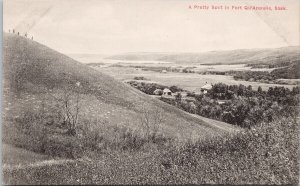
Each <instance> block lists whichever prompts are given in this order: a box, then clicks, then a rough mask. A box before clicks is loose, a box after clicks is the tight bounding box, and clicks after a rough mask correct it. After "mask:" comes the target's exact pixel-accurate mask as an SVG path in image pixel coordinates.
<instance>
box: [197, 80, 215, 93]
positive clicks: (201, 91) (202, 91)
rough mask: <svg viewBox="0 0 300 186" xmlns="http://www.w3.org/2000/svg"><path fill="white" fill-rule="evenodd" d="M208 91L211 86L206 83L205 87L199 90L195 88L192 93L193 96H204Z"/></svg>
mask: <svg viewBox="0 0 300 186" xmlns="http://www.w3.org/2000/svg"><path fill="white" fill-rule="evenodd" d="M210 89H212V85H211V84H208V83H207V82H206V84H205V85H203V86H202V87H201V88H196V89H195V90H194V91H193V93H194V94H195V95H201V94H206V93H207V92H208V91H209V90H210Z"/></svg>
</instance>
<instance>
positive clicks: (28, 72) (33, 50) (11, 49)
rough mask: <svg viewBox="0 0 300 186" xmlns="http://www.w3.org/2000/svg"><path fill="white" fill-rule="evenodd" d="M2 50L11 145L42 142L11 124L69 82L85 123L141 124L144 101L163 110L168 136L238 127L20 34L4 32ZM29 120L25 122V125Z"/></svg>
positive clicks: (212, 133) (198, 134)
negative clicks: (78, 88) (78, 90)
mask: <svg viewBox="0 0 300 186" xmlns="http://www.w3.org/2000/svg"><path fill="white" fill-rule="evenodd" d="M3 54H4V60H3V69H4V74H3V77H4V98H3V100H4V102H3V108H4V109H3V134H4V136H3V141H4V142H5V143H7V144H13V145H16V146H19V147H24V148H27V149H30V150H32V149H34V148H35V147H34V146H35V145H36V144H37V143H38V141H36V142H34V141H32V139H31V138H30V140H28V141H26V139H27V138H26V137H24V135H25V136H27V137H34V136H35V135H32V134H31V135H30V131H29V134H27V133H26V134H23V133H19V132H20V131H22V130H23V129H22V130H21V129H18V127H20V126H17V128H11V127H12V126H15V124H16V122H17V121H20V120H18V118H19V117H21V116H24V117H25V118H27V116H28V112H29V113H30V112H31V111H34V110H37V109H40V108H41V103H44V104H45V103H46V104H52V101H50V99H49V100H48V97H51V95H55V94H56V93H57V92H60V91H61V90H64V88H65V87H74V86H75V85H76V83H77V82H80V83H81V86H82V88H81V89H82V93H81V95H80V98H81V99H82V100H81V101H82V104H81V108H80V110H81V113H80V114H81V115H80V123H86V122H87V121H89V122H90V124H91V125H93V127H94V128H95V129H98V130H99V129H100V131H101V129H102V128H101V127H102V126H104V124H103V123H106V125H105V126H106V127H113V126H125V127H128V128H133V129H138V128H139V127H140V125H141V115H143V114H144V113H143V105H145V106H146V108H147V109H148V110H149V114H150V115H152V116H153V117H154V114H155V113H156V111H157V110H159V111H161V114H162V116H163V120H162V124H161V130H162V131H163V133H164V134H165V135H167V136H181V138H182V139H188V138H207V137H211V136H215V135H220V134H224V133H228V132H229V133H230V132H233V131H235V130H236V128H235V127H234V126H232V125H229V124H226V123H223V122H218V121H214V120H208V119H205V118H202V117H200V116H194V115H191V114H189V113H186V112H184V111H181V110H179V109H177V108H175V107H173V106H170V105H168V104H166V103H163V102H161V101H159V100H157V99H154V98H151V97H149V96H148V95H146V94H143V93H141V92H140V91H138V90H136V89H134V88H132V87H130V86H129V85H127V84H125V83H122V82H119V81H117V80H115V79H113V78H112V77H110V76H107V75H104V74H102V73H100V72H99V71H96V70H94V69H92V68H90V67H88V66H87V65H84V64H82V63H80V62H77V61H75V60H73V59H71V58H70V57H67V56H66V55H63V54H61V53H58V52H56V51H54V50H52V49H50V48H48V47H46V46H44V45H42V44H40V43H38V42H35V41H32V40H29V39H26V38H24V37H21V36H16V35H13V34H7V33H4V37H3ZM34 117H36V116H34ZM24 121H25V119H23V120H21V121H20V122H21V124H22V125H24V123H22V122H24ZM92 121H93V122H92ZM52 123H53V121H52ZM28 124H29V126H27V125H28ZM30 125H31V124H30V123H27V124H26V126H27V127H25V129H28V127H29V129H30V127H31V126H30ZM32 125H33V124H32ZM23 127H24V126H23ZM25 129H24V130H25ZM49 130H50V129H49ZM51 130H52V129H51ZM57 130H58V129H57ZM103 130H104V129H103ZM102 132H103V131H102ZM55 134H56V133H53V135H54V136H55ZM105 135H107V136H108V137H112V136H110V135H109V134H105Z"/></svg>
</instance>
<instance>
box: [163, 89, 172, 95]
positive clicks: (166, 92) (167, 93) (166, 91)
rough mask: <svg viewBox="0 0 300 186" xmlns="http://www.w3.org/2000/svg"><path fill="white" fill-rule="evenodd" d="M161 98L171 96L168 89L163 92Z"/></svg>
mask: <svg viewBox="0 0 300 186" xmlns="http://www.w3.org/2000/svg"><path fill="white" fill-rule="evenodd" d="M163 96H172V91H171V90H170V89H168V88H165V89H164V90H163Z"/></svg>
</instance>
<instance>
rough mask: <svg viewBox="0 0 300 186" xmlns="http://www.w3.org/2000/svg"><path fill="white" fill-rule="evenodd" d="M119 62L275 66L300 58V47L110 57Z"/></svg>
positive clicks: (135, 54)
mask: <svg viewBox="0 0 300 186" xmlns="http://www.w3.org/2000/svg"><path fill="white" fill-rule="evenodd" d="M108 58H109V59H117V60H158V61H169V62H176V63H191V64H193V63H197V64H270V63H271V64H273V63H279V62H282V61H288V62H289V61H295V60H299V58H300V47H299V46H291V47H283V48H275V49H242V50H229V51H211V52H202V53H127V54H120V55H114V56H110V57H108Z"/></svg>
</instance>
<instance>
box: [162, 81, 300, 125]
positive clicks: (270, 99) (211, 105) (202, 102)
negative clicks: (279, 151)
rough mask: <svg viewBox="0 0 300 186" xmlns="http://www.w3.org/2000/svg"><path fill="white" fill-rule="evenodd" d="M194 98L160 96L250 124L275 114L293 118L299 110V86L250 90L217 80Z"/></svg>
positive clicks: (236, 122) (207, 113)
mask: <svg viewBox="0 0 300 186" xmlns="http://www.w3.org/2000/svg"><path fill="white" fill-rule="evenodd" d="M195 98H196V100H195V101H191V102H187V101H186V100H180V99H175V100H167V99H166V98H162V101H165V102H168V103H169V104H172V105H175V106H177V107H178V108H180V109H183V110H185V111H187V112H191V113H194V114H198V115H201V116H204V117H208V118H212V119H216V120H220V121H224V122H227V123H230V124H233V125H238V126H241V127H244V128H251V127H252V126H255V125H256V124H258V123H261V122H271V121H273V120H274V119H275V118H277V117H290V116H291V117H294V118H296V117H297V115H298V114H299V113H298V112H299V109H298V106H299V103H300V87H299V86H297V87H294V88H293V89H292V90H290V89H287V88H284V87H270V88H269V89H268V91H263V90H262V88H261V87H258V90H253V89H252V87H251V86H248V87H246V86H244V85H239V86H237V85H229V86H228V85H226V84H223V83H218V84H215V85H213V88H212V89H211V90H210V91H209V92H208V93H207V94H206V95H199V96H195ZM220 100H222V104H220V102H219V101H220Z"/></svg>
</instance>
